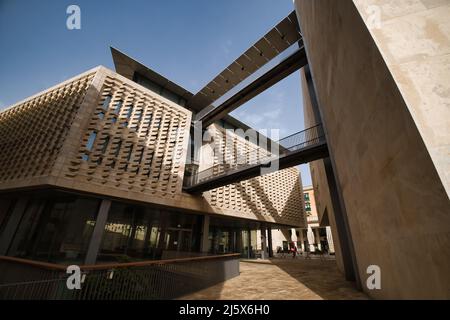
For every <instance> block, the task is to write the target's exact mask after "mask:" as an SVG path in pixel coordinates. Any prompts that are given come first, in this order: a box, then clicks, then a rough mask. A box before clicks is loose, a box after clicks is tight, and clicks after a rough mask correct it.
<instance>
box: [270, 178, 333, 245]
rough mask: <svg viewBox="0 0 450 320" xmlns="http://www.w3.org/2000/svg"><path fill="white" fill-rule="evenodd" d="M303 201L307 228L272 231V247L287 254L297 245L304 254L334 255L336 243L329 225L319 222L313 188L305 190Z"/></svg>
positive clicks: (305, 188)
mask: <svg viewBox="0 0 450 320" xmlns="http://www.w3.org/2000/svg"><path fill="white" fill-rule="evenodd" d="M303 201H304V205H305V215H306V221H307V227H306V228H289V229H277V230H272V247H273V248H274V249H276V250H277V251H278V250H281V251H284V252H287V251H289V250H290V249H291V246H292V245H295V246H296V247H297V249H298V250H301V251H302V252H304V251H306V250H309V251H310V252H316V251H320V252H322V253H330V254H334V242H333V236H332V233H331V228H330V226H329V225H324V223H326V222H325V221H322V224H321V222H320V221H319V216H318V214H317V207H316V200H315V196H314V189H313V187H311V186H310V187H304V188H303Z"/></svg>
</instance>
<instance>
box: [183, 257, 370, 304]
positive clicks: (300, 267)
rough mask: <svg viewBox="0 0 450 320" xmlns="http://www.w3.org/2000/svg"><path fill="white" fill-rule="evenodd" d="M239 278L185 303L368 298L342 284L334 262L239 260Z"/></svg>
mask: <svg viewBox="0 0 450 320" xmlns="http://www.w3.org/2000/svg"><path fill="white" fill-rule="evenodd" d="M240 272H241V273H240V275H239V276H238V277H236V278H233V279H230V280H228V281H225V282H222V283H220V284H217V285H215V286H212V287H210V288H207V289H204V290H201V291H198V292H196V293H193V294H189V295H186V296H184V297H182V298H181V299H186V300H342V299H349V300H350V299H351V300H353V299H368V297H367V296H366V295H365V294H364V293H362V292H360V291H358V290H357V289H356V288H355V286H354V284H353V283H351V282H348V281H345V279H344V277H343V275H342V274H341V273H340V272H339V271H338V270H337V267H336V261H334V260H313V259H312V260H303V259H271V260H241V262H240Z"/></svg>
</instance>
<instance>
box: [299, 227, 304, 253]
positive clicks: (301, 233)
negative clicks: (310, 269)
mask: <svg viewBox="0 0 450 320" xmlns="http://www.w3.org/2000/svg"><path fill="white" fill-rule="evenodd" d="M300 246H301V248H300V249H301V250H302V251H305V240H304V238H303V229H300Z"/></svg>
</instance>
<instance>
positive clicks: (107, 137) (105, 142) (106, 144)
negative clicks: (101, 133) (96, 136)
mask: <svg viewBox="0 0 450 320" xmlns="http://www.w3.org/2000/svg"><path fill="white" fill-rule="evenodd" d="M109 140H110V138H109V136H106V137H105V141H104V142H103V146H102V153H105V152H106V149H108V144H109Z"/></svg>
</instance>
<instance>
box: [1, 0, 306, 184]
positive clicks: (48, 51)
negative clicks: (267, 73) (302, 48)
mask: <svg viewBox="0 0 450 320" xmlns="http://www.w3.org/2000/svg"><path fill="white" fill-rule="evenodd" d="M70 4H77V5H78V6H79V7H80V8H81V30H68V29H67V28H66V19H67V14H66V8H67V7H68V6H69V5H70ZM292 10H293V4H292V0H214V1H212V0H190V1H187V0H170V1H167V0H164V1H163V0H147V1H144V0H142V1H133V0H129V1H118V0H117V1H115V0H108V1H101V0H89V1H84V0H83V1H78V0H71V1H65V0H39V1H38V0H28V1H25V0H0V46H1V48H2V50H0V109H3V108H4V107H7V106H9V105H11V104H13V103H15V102H17V101H19V100H21V99H24V98H26V97H28V96H30V95H32V94H35V93H37V92H39V91H42V90H44V89H46V88H48V87H50V86H52V85H55V84H57V83H59V82H61V81H63V80H66V79H68V78H70V77H72V76H75V75H77V74H79V73H81V72H83V71H86V70H88V69H90V68H92V67H95V66H97V65H104V66H106V67H108V68H111V69H114V66H113V62H112V59H111V54H110V50H109V46H114V47H116V48H118V49H119V50H121V51H123V52H124V53H126V54H128V55H130V56H132V57H133V58H136V59H137V60H139V61H140V62H142V63H144V64H146V65H148V66H149V67H150V68H152V69H154V70H156V71H157V72H159V73H161V74H162V75H164V76H166V77H167V78H169V79H171V80H172V81H174V82H176V83H178V84H179V85H181V86H183V87H185V88H186V89H188V90H190V91H192V92H193V93H196V92H197V91H198V90H199V89H201V88H202V87H203V86H204V85H205V84H207V83H208V82H209V81H210V80H211V79H212V78H214V77H215V76H216V75H217V74H218V73H219V72H220V71H221V70H223V69H224V68H225V67H226V66H228V65H229V64H230V63H231V62H232V61H233V60H234V59H236V58H237V57H238V56H239V55H240V54H242V53H243V52H244V51H245V50H246V49H248V47H249V46H250V45H252V44H253V43H254V42H255V41H257V40H258V39H259V38H260V37H261V36H263V35H264V34H265V33H266V32H267V31H268V30H270V29H271V28H272V27H273V26H274V25H275V24H276V23H277V22H279V21H280V20H281V19H283V18H284V17H285V16H287V15H288V14H289V13H290V12H291V11H292ZM299 87H300V77H299V75H298V73H296V74H293V75H292V76H290V77H289V78H287V79H285V80H284V81H283V82H280V83H279V84H277V85H276V86H274V87H272V88H271V89H269V90H268V91H266V92H264V93H263V94H261V95H260V96H258V97H256V98H255V99H253V100H252V101H250V102H249V103H247V104H246V105H244V106H242V107H240V108H239V109H237V110H235V111H234V112H233V115H234V116H235V117H236V118H238V119H240V120H241V121H244V122H245V123H247V124H248V125H250V126H252V127H254V128H256V129H263V128H279V129H280V136H281V137H283V136H286V135H289V134H291V133H295V132H298V131H300V130H302V129H303V128H304V124H303V123H304V121H303V114H302V102H301V91H300V89H299ZM307 168H308V167H307V166H302V167H301V171H302V178H303V184H304V185H309V184H310V183H311V179H310V177H309V172H308V169H307Z"/></svg>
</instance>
